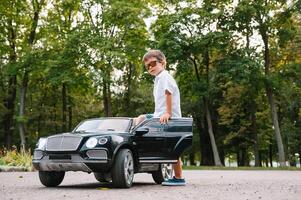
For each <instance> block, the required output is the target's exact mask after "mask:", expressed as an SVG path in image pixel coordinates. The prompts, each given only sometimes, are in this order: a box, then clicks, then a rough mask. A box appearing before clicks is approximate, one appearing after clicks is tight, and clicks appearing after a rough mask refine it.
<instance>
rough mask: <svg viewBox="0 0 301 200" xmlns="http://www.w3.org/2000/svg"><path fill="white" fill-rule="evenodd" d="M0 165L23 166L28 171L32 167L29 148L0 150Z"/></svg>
mask: <svg viewBox="0 0 301 200" xmlns="http://www.w3.org/2000/svg"><path fill="white" fill-rule="evenodd" d="M0 165H7V166H18V167H24V168H25V169H27V170H28V171H31V170H32V169H33V167H32V155H31V150H30V149H29V150H20V151H18V150H17V149H16V148H15V149H13V150H5V149H4V150H1V157H0Z"/></svg>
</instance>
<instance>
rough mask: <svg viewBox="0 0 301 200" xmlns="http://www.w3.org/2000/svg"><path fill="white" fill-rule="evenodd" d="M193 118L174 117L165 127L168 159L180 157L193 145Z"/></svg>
mask: <svg viewBox="0 0 301 200" xmlns="http://www.w3.org/2000/svg"><path fill="white" fill-rule="evenodd" d="M192 123H193V120H192V118H174V119H171V120H169V121H168V124H167V125H166V127H165V129H164V136H165V147H166V151H167V152H166V159H170V160H174V159H178V158H179V157H180V156H181V154H182V153H183V152H184V151H185V150H186V149H188V148H189V147H191V146H192Z"/></svg>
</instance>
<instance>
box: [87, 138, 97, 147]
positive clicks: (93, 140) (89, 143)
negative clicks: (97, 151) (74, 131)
mask: <svg viewBox="0 0 301 200" xmlns="http://www.w3.org/2000/svg"><path fill="white" fill-rule="evenodd" d="M97 142H98V141H97V139H96V138H95V137H91V138H89V139H88V140H87V142H86V147H88V148H94V147H95V146H96V145H97Z"/></svg>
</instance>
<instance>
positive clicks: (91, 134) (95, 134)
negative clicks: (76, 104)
mask: <svg viewBox="0 0 301 200" xmlns="http://www.w3.org/2000/svg"><path fill="white" fill-rule="evenodd" d="M127 134H129V133H127V132H124V133H121V132H112V131H110V132H107V131H104V132H84V133H74V132H68V133H60V134H55V135H51V136H49V137H58V136H66V137H68V136H81V137H93V136H112V135H127Z"/></svg>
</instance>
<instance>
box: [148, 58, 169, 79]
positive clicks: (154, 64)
mask: <svg viewBox="0 0 301 200" xmlns="http://www.w3.org/2000/svg"><path fill="white" fill-rule="evenodd" d="M144 65H145V68H146V70H147V71H148V73H150V74H151V75H153V76H157V75H158V74H159V73H160V72H161V71H163V70H164V65H163V62H162V61H159V60H158V59H157V58H156V57H151V58H149V59H147V60H145V61H144Z"/></svg>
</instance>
